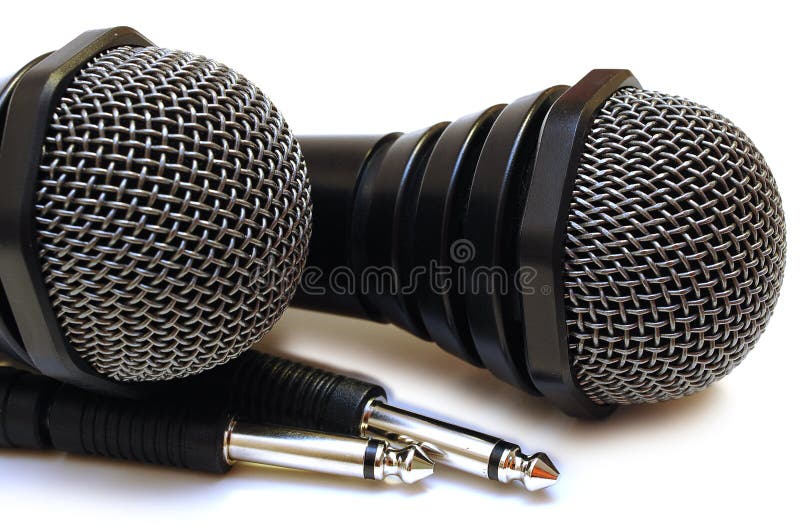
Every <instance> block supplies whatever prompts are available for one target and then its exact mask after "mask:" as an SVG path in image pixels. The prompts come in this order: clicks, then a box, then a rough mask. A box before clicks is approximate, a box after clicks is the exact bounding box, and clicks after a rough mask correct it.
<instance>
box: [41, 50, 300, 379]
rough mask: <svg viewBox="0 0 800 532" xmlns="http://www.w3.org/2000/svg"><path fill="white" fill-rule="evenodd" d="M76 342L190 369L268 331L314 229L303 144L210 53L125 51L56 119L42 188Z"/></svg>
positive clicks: (49, 243) (143, 367)
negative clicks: (208, 55)
mask: <svg viewBox="0 0 800 532" xmlns="http://www.w3.org/2000/svg"><path fill="white" fill-rule="evenodd" d="M35 201H36V205H35V213H36V214H35V216H36V229H37V234H38V244H39V249H40V257H41V264H42V271H43V275H44V279H45V282H46V286H47V289H48V292H49V295H50V300H51V303H52V306H53V308H54V310H55V313H56V316H57V320H58V322H59V324H60V326H61V329H62V331H63V334H64V335H65V338H66V340H67V341H68V342H69V344H70V346H71V347H72V349H74V350H75V352H77V353H78V354H79V355H80V356H81V357H82V358H83V359H84V360H85V361H87V362H88V363H89V364H90V365H91V366H93V367H94V368H95V369H96V370H97V371H98V372H100V373H101V374H104V375H106V376H108V377H111V378H113V379H115V380H120V381H145V380H148V381H150V380H165V379H171V378H177V377H183V376H187V375H190V374H194V373H197V372H200V371H203V370H206V369H209V368H211V367H213V366H215V365H217V364H220V363H223V362H225V361H227V360H229V359H231V358H233V357H235V356H237V355H238V354H239V353H241V352H242V351H243V350H245V349H247V348H249V347H250V346H251V345H252V344H253V343H255V342H257V341H258V340H259V339H260V338H261V337H262V336H263V335H264V334H265V333H266V332H267V331H269V330H270V328H271V327H272V325H273V324H274V323H275V321H276V320H277V319H278V318H279V317H280V316H281V314H282V313H283V311H284V309H285V308H286V306H287V304H288V301H289V299H290V298H291V296H292V295H293V293H294V290H295V287H296V285H297V283H298V282H299V276H300V273H301V270H302V268H303V265H304V262H305V258H306V253H307V247H308V240H309V236H310V229H311V228H310V217H311V202H310V197H309V182H308V180H307V178H306V175H305V163H304V161H303V158H302V155H301V153H300V149H299V147H298V144H297V142H296V140H295V139H294V137H293V136H292V133H291V131H290V130H289V127H288V126H287V124H286V122H285V121H284V119H283V117H282V116H281V114H280V113H279V112H278V110H277V109H276V108H275V107H274V106H273V104H272V102H270V100H269V99H267V98H266V97H265V96H264V94H262V93H261V91H260V90H259V89H258V88H256V87H255V86H254V85H253V84H252V83H250V82H249V81H247V80H246V79H245V78H243V77H241V76H240V75H239V74H237V73H236V72H234V71H232V70H230V69H229V68H227V67H226V66H224V65H222V64H219V63H217V62H215V61H212V60H208V59H206V58H204V57H201V56H197V55H193V54H190V53H185V52H178V51H172V50H166V49H161V48H155V47H144V48H133V47H120V48H115V49H112V50H110V51H108V52H106V53H103V54H102V55H100V56H98V57H96V58H95V59H94V60H92V61H91V62H90V63H89V64H87V65H86V66H85V67H84V68H83V69H82V70H81V71H80V72H79V73H78V74H77V76H76V77H75V78H74V80H73V81H72V82H71V83H70V85H69V86H68V88H67V89H66V92H65V94H64V95H63V97H62V98H61V100H60V102H58V105H57V107H56V109H55V111H54V113H53V115H52V121H51V122H50V124H49V127H48V129H47V138H46V141H45V143H44V146H43V148H42V162H41V169H40V172H39V181H38V184H37V190H36V197H35Z"/></svg>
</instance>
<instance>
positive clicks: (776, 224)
mask: <svg viewBox="0 0 800 532" xmlns="http://www.w3.org/2000/svg"><path fill="white" fill-rule="evenodd" d="M579 166H580V167H579V170H578V173H577V178H576V183H575V188H574V192H573V198H572V203H571V212H570V214H569V220H568V227H567V238H566V243H565V247H566V262H565V277H564V283H565V297H566V310H567V329H568V333H569V348H570V352H571V355H572V363H573V366H574V370H575V373H576V377H577V380H578V383H579V386H580V387H581V388H582V389H583V390H584V392H585V393H586V394H587V395H588V396H589V397H590V398H591V399H592V400H593V401H595V402H597V403H611V404H626V403H639V402H653V401H661V400H666V399H672V398H677V397H681V396H684V395H688V394H691V393H694V392H696V391H698V390H701V389H703V388H705V387H707V386H708V385H709V384H711V383H712V382H714V381H715V380H717V379H719V378H721V377H723V376H724V375H726V374H727V373H729V372H730V371H731V370H732V369H733V368H734V367H736V366H737V365H738V364H739V363H740V362H741V361H742V359H743V357H744V356H745V355H746V354H747V352H748V351H750V349H751V348H752V347H753V344H754V343H755V342H756V340H757V339H758V337H759V336H760V334H761V332H762V331H763V330H764V327H765V325H766V323H767V321H768V320H769V317H770V315H771V313H772V311H773V308H774V307H775V303H776V300H777V298H778V292H779V289H780V285H781V281H782V277H783V271H784V265H785V260H786V227H785V221H784V215H783V210H782V206H781V199H780V196H779V195H778V191H777V188H776V184H775V180H774V178H773V176H772V173H771V172H770V170H769V168H768V167H767V165H766V163H765V162H764V158H763V157H762V155H761V154H760V153H759V152H758V150H757V149H756V148H755V146H753V144H752V142H751V141H750V139H749V138H748V137H747V136H746V135H744V133H742V131H741V130H739V129H738V128H737V127H736V126H734V125H733V124H732V123H731V122H730V121H728V120H727V119H725V118H723V117H722V116H720V115H718V114H717V113H715V112H714V111H712V110H710V109H708V108H706V107H703V106H700V105H697V104H695V103H693V102H691V101H687V100H684V99H681V98H677V97H672V96H667V95H664V94H660V93H657V92H650V91H644V90H638V89H632V88H626V89H622V90H620V91H618V92H617V93H615V94H614V95H613V96H612V97H611V98H610V99H609V100H607V101H606V102H605V104H604V106H603V107H602V109H601V110H600V112H599V114H598V115H597V117H596V118H595V120H594V123H593V125H592V128H591V133H590V134H589V136H588V139H587V141H586V145H585V148H584V153H583V155H582V158H581V160H580V163H579Z"/></svg>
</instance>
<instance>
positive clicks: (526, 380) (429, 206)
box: [294, 70, 786, 418]
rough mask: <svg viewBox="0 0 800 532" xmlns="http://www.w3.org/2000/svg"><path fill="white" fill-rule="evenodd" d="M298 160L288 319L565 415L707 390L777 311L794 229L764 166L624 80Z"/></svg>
mask: <svg viewBox="0 0 800 532" xmlns="http://www.w3.org/2000/svg"><path fill="white" fill-rule="evenodd" d="M300 142H301V143H302V144H303V149H304V154H305V156H306V160H307V161H308V166H309V171H310V172H311V175H313V176H314V192H313V194H312V199H313V201H314V204H315V217H316V232H315V236H314V238H313V239H312V240H311V248H310V254H309V261H308V267H307V270H306V275H304V279H303V283H302V289H301V290H300V291H298V296H297V297H296V298H295V300H294V302H295V303H296V304H297V305H298V306H300V307H304V308H309V309H314V310H322V311H327V312H335V313H338V314H344V315H349V316H355V317H360V318H366V319H370V320H374V321H378V322H389V323H393V324H395V325H397V326H399V327H402V328H404V329H406V330H408V331H410V332H411V333H413V334H415V335H416V336H418V337H420V338H424V339H426V340H432V341H434V342H436V343H437V344H438V345H439V346H441V347H442V348H443V349H445V350H447V351H449V352H450V353H452V354H454V355H457V356H459V357H460V358H462V359H464V360H466V361H468V362H471V363H472V364H475V365H478V366H483V367H486V368H488V369H489V370H490V371H491V372H492V373H493V374H494V375H496V376H497V377H499V378H501V379H503V380H504V381H506V382H508V383H510V384H512V385H514V386H516V387H518V388H521V389H524V390H527V391H529V392H531V393H534V394H540V395H543V396H544V397H545V398H546V399H547V400H549V401H551V402H553V403H555V404H556V405H558V406H559V407H560V408H561V409H562V410H564V411H565V412H567V413H568V414H570V415H574V416H581V417H590V418H597V417H603V416H606V415H608V414H609V413H610V412H611V411H612V410H613V408H614V407H615V406H616V405H627V404H633V403H644V402H655V401H663V400H668V399H675V398H679V397H683V396H686V395H689V394H692V393H695V392H697V391H699V390H702V389H704V388H706V387H707V386H709V385H710V384H711V383H712V382H714V381H716V380H718V379H720V378H721V377H723V376H724V375H726V374H727V373H728V372H730V371H731V370H732V369H733V368H734V367H736V366H737V365H738V364H739V363H740V362H741V361H742V359H743V358H744V356H745V355H746V354H747V353H748V352H749V351H750V349H751V348H752V347H753V345H754V344H755V342H756V341H757V339H758V338H759V336H760V335H761V333H762V331H763V330H764V328H765V326H766V324H767V322H768V320H769V318H770V316H771V314H772V312H773V309H774V307H775V304H776V301H777V298H778V293H779V290H780V286H781V282H782V277H783V272H784V266H785V260H786V228H785V220H784V214H783V209H782V206H781V199H780V196H779V194H778V189H777V186H776V183H775V179H774V178H773V176H772V173H771V172H770V169H769V167H768V166H767V164H766V162H765V161H764V158H763V157H762V155H761V154H760V153H759V151H758V150H757V149H756V147H755V146H754V145H753V143H752V142H751V140H750V139H749V138H748V137H747V136H746V135H745V134H744V133H743V132H742V131H741V130H740V129H739V128H737V127H736V126H735V125H733V124H732V123H731V122H730V121H729V120H727V119H726V118H724V117H722V116H720V115H719V114H717V113H716V112H714V111H712V110H711V109H709V108H707V107H704V106H701V105H698V104H696V103H694V102H692V101H689V100H686V99H683V98H680V97H675V96H669V95H666V94H662V93H659V92H653V91H649V90H644V89H642V88H641V86H640V84H639V82H638V81H637V80H636V78H634V76H633V75H632V74H631V73H630V72H629V71H627V70H595V71H592V72H590V73H589V74H588V75H587V76H585V77H584V78H583V79H582V80H580V81H579V82H578V83H576V84H575V85H574V86H572V87H565V86H556V87H552V88H549V89H546V90H544V91H541V92H538V93H535V94H532V95H529V96H525V97H523V98H520V99H518V100H516V101H515V102H513V103H511V104H509V105H497V106H493V107H490V108H488V109H486V110H485V111H481V112H478V113H475V114H472V115H469V116H465V117H463V118H460V119H458V120H456V121H454V122H452V123H449V122H442V123H439V124H436V125H434V126H431V127H429V128H425V129H421V130H419V131H415V132H412V133H405V134H400V133H392V134H389V135H377V136H340V137H324V136H322V137H319V136H317V137H300Z"/></svg>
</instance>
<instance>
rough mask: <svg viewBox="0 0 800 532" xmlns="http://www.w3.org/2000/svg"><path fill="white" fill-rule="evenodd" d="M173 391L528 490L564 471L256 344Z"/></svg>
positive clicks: (257, 419) (382, 392)
mask: <svg viewBox="0 0 800 532" xmlns="http://www.w3.org/2000/svg"><path fill="white" fill-rule="evenodd" d="M176 390H177V393H176V394H175V399H181V400H184V401H186V400H188V401H190V402H192V403H193V404H197V403H198V402H201V401H203V397H204V396H206V397H207V396H208V395H209V393H208V392H209V390H214V401H218V400H219V398H220V397H223V400H224V402H225V404H227V405H228V406H229V407H230V409H231V411H232V412H235V413H236V414H237V415H240V416H242V417H245V418H247V419H250V420H252V421H254V422H261V423H277V424H279V425H291V426H296V427H303V428H306V429H311V430H319V431H324V432H328V433H337V434H346V435H349V436H351V437H362V438H381V439H385V440H388V441H390V442H392V443H393V444H395V445H409V444H412V445H418V446H419V447H421V448H422V449H423V450H424V452H425V454H427V455H428V456H429V457H430V458H432V459H433V460H434V461H435V462H436V463H437V465H445V466H449V467H452V468H454V469H458V470H461V471H464V472H466V473H470V474H472V475H477V476H479V477H483V478H488V479H490V480H494V481H497V482H501V483H510V482H512V481H517V482H519V483H520V484H522V485H523V486H524V487H525V488H526V489H527V490H529V491H535V490H539V489H542V488H546V487H548V486H551V485H553V484H555V482H556V481H557V480H558V476H559V472H558V470H557V469H556V467H555V465H554V464H553V462H552V461H551V460H550V458H549V457H548V456H547V455H546V454H545V453H542V452H539V453H535V454H531V455H528V454H524V453H523V452H522V449H521V448H520V446H519V445H517V444H514V443H509V442H507V441H505V440H503V439H502V438H498V437H496V436H490V435H488V434H483V433H481V432H477V431H474V430H470V429H467V428H464V427H460V426H457V425H453V424H450V423H445V422H443V421H440V420H437V419H433V418H430V417H426V416H423V415H420V414H417V413H414V412H409V411H407V410H403V409H400V408H397V407H395V406H392V405H390V404H388V402H387V394H386V391H385V390H384V389H383V388H382V387H380V386H378V385H376V384H372V383H368V382H365V381H361V380H358V379H354V378H351V377H348V376H345V375H341V374H337V373H333V372H330V371H326V370H323V369H320V368H316V367H312V366H309V365H306V364H303V363H300V362H295V361H291V360H286V359H284V358H280V357H276V356H273V355H268V354H264V353H259V352H256V351H252V350H251V351H247V352H245V353H244V354H243V355H242V356H241V357H239V358H238V359H236V360H233V361H231V362H229V363H228V364H225V365H223V366H220V367H217V368H215V369H212V370H211V371H208V372H206V373H204V374H202V375H197V376H195V377H191V378H190V379H187V380H186V381H185V382H184V383H183V384H182V385H180V386H178V387H177V388H176ZM173 400H174V399H173Z"/></svg>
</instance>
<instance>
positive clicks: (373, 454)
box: [0, 367, 434, 483]
mask: <svg viewBox="0 0 800 532" xmlns="http://www.w3.org/2000/svg"><path fill="white" fill-rule="evenodd" d="M203 406H204V407H203V408H198V405H189V404H187V403H181V402H171V401H170V402H159V401H134V400H130V399H117V398H109V397H105V396H101V395H96V394H93V393H90V392H86V391H83V390H80V389H78V388H75V387H73V386H71V385H68V384H62V383H59V382H58V381H55V380H53V379H50V378H48V377H44V376H41V375H34V374H31V373H28V372H25V371H22V370H18V369H13V368H10V367H0V447H7V448H8V447H11V448H27V449H55V450H59V451H63V452H67V453H73V454H83V455H94V456H104V457H111V458H120V459H125V460H132V461H137V462H144V463H151V464H159V465H165V466H172V467H179V468H185V469H191V470H195V471H204V472H209V473H218V474H221V473H225V472H227V471H228V470H229V469H230V468H231V467H232V466H233V464H234V463H237V462H244V463H250V464H261V465H270V466H281V467H287V468H293V469H301V470H306V471H316V472H321V473H330V474H336V475H342V476H349V477H357V478H365V479H371V480H384V479H386V478H388V477H396V478H399V479H400V480H401V481H402V482H404V483H413V482H416V481H418V480H422V479H423V478H426V477H428V476H430V475H431V474H432V473H433V467H434V464H433V462H432V461H431V460H430V459H429V458H428V457H427V456H426V455H425V453H424V451H422V450H421V449H420V448H419V447H418V446H415V445H408V446H405V447H404V448H402V449H395V448H392V447H391V446H390V445H389V444H388V443H387V442H386V441H383V440H381V439H376V438H368V439H364V438H356V437H353V436H346V435H333V434H326V433H324V432H319V431H314V430H306V429H296V428H288V427H280V426H277V425H273V424H268V423H258V422H246V421H243V420H240V418H239V417H237V416H234V415H232V414H231V413H230V411H229V410H228V409H227V408H225V407H224V405H220V404H217V405H210V404H206V405H203Z"/></svg>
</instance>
